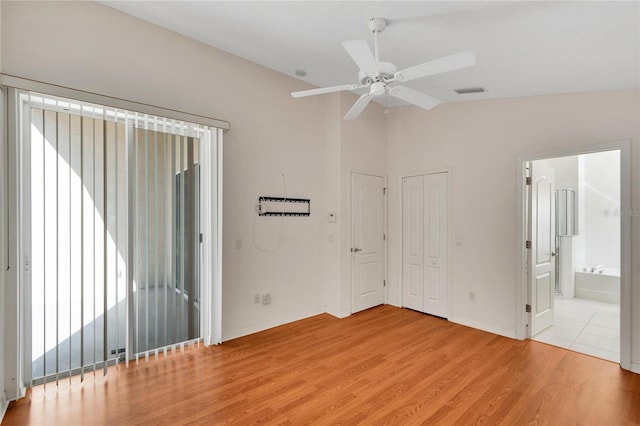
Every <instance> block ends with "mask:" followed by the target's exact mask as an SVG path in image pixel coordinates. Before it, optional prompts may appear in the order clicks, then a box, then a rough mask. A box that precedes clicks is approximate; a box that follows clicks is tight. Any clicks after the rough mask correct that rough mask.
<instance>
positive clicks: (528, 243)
mask: <svg viewBox="0 0 640 426" xmlns="http://www.w3.org/2000/svg"><path fill="white" fill-rule="evenodd" d="M524 248H528V249H530V248H531V241H527V242H526V243H524Z"/></svg>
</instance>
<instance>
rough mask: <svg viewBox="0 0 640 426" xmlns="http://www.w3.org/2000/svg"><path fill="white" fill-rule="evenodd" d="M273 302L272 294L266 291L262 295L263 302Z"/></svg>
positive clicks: (265, 303) (266, 303) (264, 303)
mask: <svg viewBox="0 0 640 426" xmlns="http://www.w3.org/2000/svg"><path fill="white" fill-rule="evenodd" d="M270 303H271V295H270V294H269V293H265V294H263V295H262V304H263V305H268V304H270Z"/></svg>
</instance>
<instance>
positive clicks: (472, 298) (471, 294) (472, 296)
mask: <svg viewBox="0 0 640 426" xmlns="http://www.w3.org/2000/svg"><path fill="white" fill-rule="evenodd" d="M469 301H470V302H475V301H476V292H475V291H470V292H469Z"/></svg>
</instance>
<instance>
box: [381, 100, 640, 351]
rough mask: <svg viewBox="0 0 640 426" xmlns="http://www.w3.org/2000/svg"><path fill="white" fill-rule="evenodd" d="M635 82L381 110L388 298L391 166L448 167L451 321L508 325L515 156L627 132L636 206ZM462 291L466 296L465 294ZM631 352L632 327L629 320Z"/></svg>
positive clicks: (399, 170)
mask: <svg viewBox="0 0 640 426" xmlns="http://www.w3.org/2000/svg"><path fill="white" fill-rule="evenodd" d="M639 101H640V92H639V91H638V90H621V91H612V92H600V93H584V94H568V95H552V96H539V97H529V98H516V99H502V100H488V101H476V102H460V103H450V104H444V105H441V106H439V107H438V108H436V109H434V110H432V111H429V112H427V111H422V110H419V109H418V108H413V107H401V108H394V109H393V110H392V112H391V113H390V114H389V120H388V128H387V130H388V161H389V166H388V167H389V179H390V188H391V195H390V200H389V203H390V204H389V205H390V213H389V217H390V227H389V233H390V236H389V241H390V242H389V244H390V246H389V249H390V272H391V275H390V290H389V291H390V299H389V301H390V302H391V303H394V304H399V303H400V295H401V290H400V279H401V278H400V272H401V267H400V262H401V258H400V256H401V247H400V236H401V228H400V226H401V224H400V217H401V216H400V199H399V194H400V176H401V175H403V174H407V173H410V172H417V171H428V170H430V169H438V168H443V167H451V169H452V197H453V200H452V201H453V222H452V227H453V229H452V231H453V235H454V241H455V240H456V239H458V238H462V240H463V244H462V245H454V246H453V258H452V262H453V277H452V286H453V302H452V304H453V312H451V319H453V320H454V321H458V322H462V323H466V324H470V325H474V326H476V327H479V328H483V329H485V330H490V331H494V332H497V333H500V334H504V335H507V336H515V335H516V324H517V321H516V305H515V304H516V288H517V286H518V285H520V280H518V278H517V274H516V260H517V256H518V252H517V251H516V250H515V245H516V236H517V226H516V219H517V217H516V208H517V198H516V194H517V185H518V179H517V158H518V156H523V155H526V154H531V153H540V152H545V151H553V150H558V149H562V148H569V147H581V146H587V145H592V144H601V143H606V142H616V141H621V140H629V139H630V140H631V144H632V149H631V151H632V193H633V195H632V208H633V210H634V211H638V208H640V198H639V189H640V185H638V184H637V182H638V177H639V176H638V172H639V170H640V168H639V167H638V164H639V160H640V151H639V149H638V143H639V141H640V129H639V125H640V124H639V123H640V108H639ZM639 219H640V218H638V217H633V218H632V239H633V241H632V256H631V257H632V259H633V263H632V270H633V274H634V275H633V277H632V278H633V282H632V286H633V287H634V288H633V292H634V293H633V300H634V304H635V306H634V312H633V316H634V317H633V318H634V321H633V322H634V324H640V309H639V308H640V291H639V290H638V279H639V278H640V275H638V274H639V270H638V268H639V267H640V262H639V261H638V259H637V255H636V253H640V235H639V231H640V222H639ZM469 291H474V292H475V293H476V301H475V302H470V301H468V297H467V294H468V292H469ZM633 333H634V335H635V336H636V337H635V341H634V358H633V360H634V362H635V363H639V362H640V330H639V329H638V328H637V326H636V328H635V329H634V330H633Z"/></svg>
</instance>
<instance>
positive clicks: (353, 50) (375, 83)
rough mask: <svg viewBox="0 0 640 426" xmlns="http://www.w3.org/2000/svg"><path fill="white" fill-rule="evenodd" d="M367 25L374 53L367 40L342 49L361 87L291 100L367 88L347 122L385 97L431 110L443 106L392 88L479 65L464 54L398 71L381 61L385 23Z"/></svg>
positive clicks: (305, 92) (318, 92)
mask: <svg viewBox="0 0 640 426" xmlns="http://www.w3.org/2000/svg"><path fill="white" fill-rule="evenodd" d="M368 25H369V29H370V30H371V31H372V32H373V37H374V47H375V48H374V52H375V53H372V52H371V49H370V48H369V44H368V43H367V42H366V41H365V40H351V41H343V42H342V47H344V49H345V50H346V51H347V53H348V54H349V56H351V59H353V61H354V62H355V63H356V65H358V68H359V69H360V71H359V73H358V81H359V84H343V85H340V86H331V87H322V88H318V89H310V90H303V91H300V92H293V93H291V96H293V97H294V98H301V97H305V96H313V95H321V94H325V93H333V92H341V91H344V90H356V89H362V88H366V87H368V88H369V93H365V94H364V95H362V96H360V98H359V99H358V100H357V101H356V103H355V104H354V105H353V106H352V107H351V109H350V110H349V112H347V114H346V115H345V116H344V119H345V120H353V119H356V118H358V116H360V114H361V113H362V111H364V109H365V108H366V106H367V104H368V103H369V101H371V99H373V98H374V97H379V96H384V95H386V94H388V95H389V96H392V97H395V98H398V99H400V100H403V101H405V102H408V103H410V104H412V105H416V106H418V107H420V108H424V109H427V110H428V109H431V108H433V107H435V106H437V105H438V104H440V101H439V100H437V99H435V98H432V97H431V96H428V95H425V94H424V93H420V92H418V91H415V90H413V89H410V88H408V87H404V86H397V85H390V84H391V83H395V82H399V81H410V80H415V79H418V78H423V77H428V76H431V75H435V74H440V73H444V72H447V71H453V70H457V69H461V68H466V67H470V66H473V65H475V63H476V59H475V56H474V55H473V53H471V52H461V53H457V54H455V55H450V56H445V57H444V58H440V59H436V60H434V61H430V62H425V63H423V64H419V65H414V66H412V67H409V68H406V69H403V70H400V71H398V68H397V67H396V66H395V65H394V64H392V63H391V62H384V61H380V57H379V51H378V34H379V33H381V32H382V31H384V29H385V28H386V26H387V23H386V21H385V20H384V19H382V18H371V19H369V24H368Z"/></svg>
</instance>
